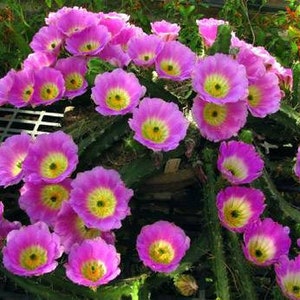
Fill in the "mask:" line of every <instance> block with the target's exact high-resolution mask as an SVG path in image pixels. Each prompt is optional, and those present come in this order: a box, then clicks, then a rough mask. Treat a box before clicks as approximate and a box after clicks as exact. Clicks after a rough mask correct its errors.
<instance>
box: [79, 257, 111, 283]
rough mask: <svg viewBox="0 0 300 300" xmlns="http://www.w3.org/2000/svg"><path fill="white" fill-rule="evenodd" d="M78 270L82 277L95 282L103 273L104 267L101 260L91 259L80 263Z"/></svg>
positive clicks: (104, 271)
mask: <svg viewBox="0 0 300 300" xmlns="http://www.w3.org/2000/svg"><path fill="white" fill-rule="evenodd" d="M80 271H81V274H82V275H83V276H84V278H86V279H88V280H90V281H93V282H96V281H98V280H99V279H101V278H102V277H103V276H104V275H105V273H106V267H105V265H104V263H103V262H102V261H100V260H95V259H91V260H88V261H86V262H85V263H83V264H82V266H81V270H80Z"/></svg>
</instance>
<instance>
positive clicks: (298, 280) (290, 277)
mask: <svg viewBox="0 0 300 300" xmlns="http://www.w3.org/2000/svg"><path fill="white" fill-rule="evenodd" d="M282 281H283V285H284V287H285V290H286V291H287V294H288V295H292V296H293V297H296V298H295V299H300V272H298V273H288V274H287V275H286V276H285V277H284V278H283V279H282Z"/></svg>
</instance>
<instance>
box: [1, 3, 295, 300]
mask: <svg viewBox="0 0 300 300" xmlns="http://www.w3.org/2000/svg"><path fill="white" fill-rule="evenodd" d="M226 24H227V23H226V22H225V21H223V20H215V19H202V20H198V21H197V25H198V28H199V35H200V37H201V38H202V40H203V44H204V46H205V49H209V48H210V47H211V46H212V45H213V43H214V42H215V40H216V37H217V30H218V26H221V25H226ZM179 31H180V26H179V25H177V24H171V23H168V22H166V21H160V22H154V23H151V34H146V33H145V32H144V31H143V30H142V28H139V27H136V26H134V25H132V24H131V23H130V22H129V16H128V15H125V14H120V13H115V12H111V13H102V12H99V13H94V12H89V11H87V10H86V9H84V8H79V7H73V8H68V7H63V8H62V9H60V10H59V11H57V12H55V13H50V14H49V16H48V17H47V18H46V25H45V26H44V27H42V28H41V29H40V30H39V31H38V32H37V33H36V34H35V36H34V37H33V39H32V41H31V43H30V47H31V49H32V50H33V53H31V54H30V55H29V56H28V57H27V58H26V59H25V60H24V62H23V64H22V68H21V70H11V71H10V72H8V74H7V75H6V76H5V77H3V78H2V79H0V105H4V104H10V105H13V106H15V107H24V106H28V105H31V106H32V107H35V106H37V105H51V104H53V103H54V102H57V101H59V100H61V99H73V98H74V97H78V96H80V95H82V94H84V93H85V92H86V91H87V89H88V83H87V80H86V78H85V77H86V74H87V72H88V63H89V61H90V60H91V59H93V58H98V59H101V60H104V61H106V62H108V63H110V64H111V65H112V66H114V67H115V69H114V70H113V71H109V72H103V73H102V74H98V75H97V76H96V78H95V82H94V84H93V87H92V88H91V99H92V100H93V102H94V104H95V105H96V107H95V110H96V111H97V112H98V113H99V114H101V115H104V116H114V115H125V114H131V116H130V118H129V120H128V124H129V127H130V128H131V129H132V130H133V131H134V136H133V138H134V139H135V140H136V141H138V142H139V143H141V144H142V145H144V146H145V147H147V148H149V149H151V150H153V151H170V150H173V149H176V148H177V147H178V145H179V143H180V142H181V141H182V140H183V139H184V138H185V136H186V134H187V130H188V126H189V122H188V120H187V118H186V117H185V115H184V113H183V112H182V110H180V108H179V106H178V105H177V104H175V103H172V102H168V101H166V100H163V99H160V98H154V97H151V95H150V93H149V94H148V91H147V90H146V87H144V86H143V85H141V83H140V81H139V79H138V76H137V75H136V74H135V73H133V71H132V72H129V71H127V70H126V69H127V67H130V64H133V65H134V68H132V69H133V70H135V69H137V68H140V69H142V70H146V69H147V70H149V71H150V72H153V71H155V73H156V75H157V77H158V78H159V79H162V80H171V81H176V82H182V81H187V82H190V83H191V87H192V89H193V91H194V92H196V94H197V95H196V97H195V98H194V100H193V104H192V108H191V112H192V116H193V119H194V121H195V123H196V124H197V127H198V129H199V132H200V135H201V136H202V137H204V138H206V139H208V140H210V141H213V142H220V141H221V145H220V150H219V157H218V162H217V167H218V170H219V171H220V172H221V174H222V176H223V177H224V178H225V179H226V180H227V181H228V182H230V183H231V184H232V186H230V187H227V188H225V189H224V190H222V191H220V192H219V193H218V195H217V208H218V213H219V218H220V221H221V223H222V225H223V226H225V227H226V228H228V229H229V230H232V231H234V232H238V233H242V234H243V235H244V245H243V251H244V254H245V256H246V258H247V259H248V260H249V261H251V262H253V263H254V264H257V265H259V266H269V265H272V264H275V271H276V274H277V281H278V283H279V285H280V286H281V287H282V289H283V291H284V293H285V294H286V295H288V296H289V297H291V299H299V297H298V296H299V295H300V282H299V281H300V280H299V279H297V276H298V277H299V272H300V269H299V262H298V260H299V259H298V258H297V259H296V260H295V261H288V258H287V255H288V251H289V248H290V245H291V240H290V238H289V229H288V228H287V227H283V226H282V225H280V224H278V223H277V222H275V221H273V220H272V219H270V218H265V219H260V217H261V215H262V213H263V212H264V209H265V203H264V200H265V196H264V194H263V193H262V192H261V191H260V190H258V189H255V188H252V187H248V186H240V185H245V184H250V183H251V182H253V181H254V180H255V179H257V178H258V177H259V176H261V174H262V171H263V167H264V162H263V160H262V159H261V158H260V156H259V155H258V153H257V152H256V151H255V148H254V147H253V146H252V145H249V144H246V143H243V142H238V141H233V140H232V141H228V142H226V141H224V140H228V139H230V138H232V137H233V136H236V135H237V134H238V132H239V131H240V130H241V128H242V127H243V126H244V125H245V124H246V121H247V116H248V113H250V114H251V115H252V116H254V117H257V118H264V117H265V116H267V115H269V114H273V113H275V112H277V111H278V110H279V107H280V102H281V99H282V98H283V96H284V89H291V87H292V84H293V82H292V74H291V70H290V69H285V68H283V67H282V66H281V65H280V64H279V63H278V62H277V61H276V59H275V58H274V57H273V56H272V55H271V54H270V53H268V52H267V51H266V50H265V49H264V48H262V47H255V46H252V45H250V44H248V43H246V42H245V41H242V40H239V39H238V38H237V37H236V36H235V34H234V33H232V37H231V45H230V51H229V52H230V53H234V54H222V53H216V54H214V55H211V56H202V57H199V56H197V55H196V53H194V52H193V51H192V50H191V49H190V48H189V47H187V46H186V45H184V44H183V43H181V42H180V41H178V40H177V37H178V35H179ZM299 153H300V150H298V155H297V161H296V165H295V168H294V170H295V174H296V175H297V176H298V177H300V164H299V161H300V154H299ZM77 163H78V154H77V146H76V144H75V143H74V141H73V140H72V138H71V137H70V136H68V135H67V134H65V133H63V132H62V131H58V132H55V133H51V134H45V135H40V136H38V137H36V138H35V139H33V138H31V137H30V136H29V135H27V134H25V133H22V134H20V135H15V136H13V137H10V138H7V139H6V140H5V142H3V143H2V144H1V145H0V186H3V187H7V186H9V185H13V184H17V183H20V182H21V181H22V180H23V181H24V184H23V186H22V188H21V190H20V198H19V205H20V207H21V208H22V209H23V210H24V211H25V212H26V213H27V215H28V216H29V219H30V221H31V225H28V226H23V227H22V226H21V224H20V223H18V222H9V221H7V220H5V219H4V218H3V216H2V215H3V210H4V208H3V205H2V203H1V202H0V204H1V205H0V209H1V210H0V212H1V219H0V239H1V240H3V239H6V244H5V245H4V247H3V263H4V266H5V267H6V268H7V269H8V270H9V271H11V272H12V273H14V274H17V275H23V276H33V275H34V276H38V275H41V274H44V273H47V272H51V271H53V270H54V269H55V268H56V266H57V264H58V263H57V260H58V259H59V258H60V257H61V255H62V254H63V253H66V254H67V255H68V262H67V263H66V264H65V267H66V274H67V277H68V278H69V279H70V280H72V281H73V282H75V283H78V284H81V285H85V286H89V287H93V288H96V287H98V286H99V285H102V284H106V283H108V282H109V281H111V280H112V279H114V278H115V277H116V276H118V275H119V273H120V268H119V264H120V254H119V253H117V251H116V248H115V246H114V243H115V239H114V234H113V232H112V230H116V229H119V228H121V226H122V221H123V220H124V219H125V218H126V217H127V216H128V215H129V214H130V207H129V200H130V199H131V198H132V196H133V191H132V190H131V189H129V188H127V187H126V186H125V184H124V182H123V181H122V179H121V177H120V175H119V173H118V172H117V171H115V170H107V169H105V168H103V167H101V166H97V167H94V168H93V169H91V170H87V171H84V172H81V173H78V174H76V176H74V177H75V178H74V179H71V176H72V174H73V172H74V171H75V170H76V166H77ZM189 246H190V239H189V238H188V237H187V236H186V234H185V233H184V231H183V230H182V229H181V228H179V227H178V226H176V225H175V224H173V223H170V222H167V221H157V222H155V223H153V224H151V225H146V226H144V227H143V228H142V229H141V232H140V234H139V235H138V237H137V242H136V247H137V252H138V255H139V258H140V260H141V261H142V262H143V264H144V265H145V266H147V267H149V268H150V269H151V270H153V271H156V272H164V273H169V272H172V271H174V270H175V269H176V268H177V267H178V265H179V263H180V261H181V259H182V258H183V256H184V255H185V253H186V251H187V250H188V249H189ZM287 261H288V262H287ZM295 278H296V279H295ZM297 280H298V281H297ZM291 295H292V296H291ZM293 297H294V298H293ZM297 297H298V298H297Z"/></svg>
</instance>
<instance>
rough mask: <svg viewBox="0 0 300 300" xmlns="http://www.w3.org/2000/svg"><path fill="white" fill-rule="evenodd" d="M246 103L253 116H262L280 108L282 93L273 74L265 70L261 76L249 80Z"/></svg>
mask: <svg viewBox="0 0 300 300" xmlns="http://www.w3.org/2000/svg"><path fill="white" fill-rule="evenodd" d="M248 89H249V94H248V96H247V104H248V109H249V111H250V113H251V114H252V115H253V116H254V117H258V118H264V117H265V116H267V115H270V114H273V113H275V112H277V111H278V110H279V108H280V100H281V98H282V93H281V90H280V87H279V81H278V78H277V76H276V75H275V74H273V73H271V72H266V73H265V74H264V75H263V76H260V77H256V78H253V79H251V80H249V87H248Z"/></svg>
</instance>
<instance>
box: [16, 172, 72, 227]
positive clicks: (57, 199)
mask: <svg viewBox="0 0 300 300" xmlns="http://www.w3.org/2000/svg"><path fill="white" fill-rule="evenodd" d="M70 191H71V179H69V178H67V179H65V180H64V181H62V182H58V183H44V182H40V183H31V182H25V184H24V186H23V187H22V189H21V196H20V198H19V205H20V208H21V209H23V210H25V212H26V213H27V215H28V216H29V218H30V221H31V223H34V222H37V221H43V222H45V223H46V224H47V225H48V226H53V225H54V223H55V221H56V218H57V215H58V213H59V211H60V209H61V206H62V204H63V202H65V201H67V200H69V195H70Z"/></svg>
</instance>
